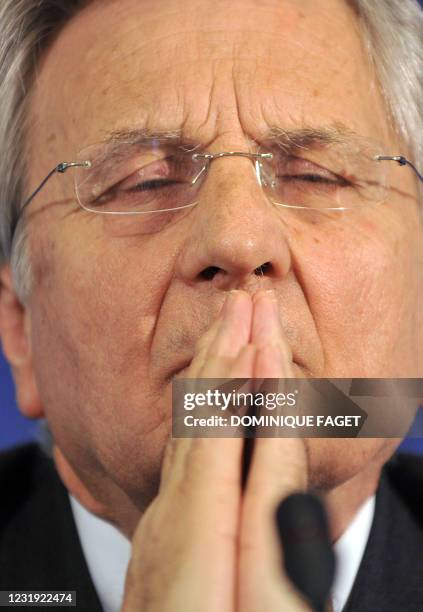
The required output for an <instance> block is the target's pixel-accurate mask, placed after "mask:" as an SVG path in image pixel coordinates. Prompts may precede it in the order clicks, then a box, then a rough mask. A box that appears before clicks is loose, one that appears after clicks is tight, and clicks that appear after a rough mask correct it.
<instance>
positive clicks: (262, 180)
mask: <svg viewBox="0 0 423 612" xmlns="http://www.w3.org/2000/svg"><path fill="white" fill-rule="evenodd" d="M236 156H238V157H248V158H249V159H251V160H252V161H254V169H255V172H256V177H257V181H258V183H259V185H260V187H267V186H269V183H268V181H267V179H266V176H265V174H264V172H263V164H262V160H263V159H268V160H272V159H273V153H247V152H245V151H222V152H220V153H194V154H193V156H192V159H193V161H197V160H199V159H204V164H203V166H202V168H201V170H200V171H199V172H198V174H197V175H196V176H195V177H194V178H193V180H192V182H191V184H192V185H195V184H196V183H197V181H198V180H199V179H200V178H201V177H202V176H203V174H204V173H206V172H207V171H208V169H209V167H210V163H211V162H212V161H214V160H215V159H218V158H221V157H236ZM270 184H271V183H270Z"/></svg>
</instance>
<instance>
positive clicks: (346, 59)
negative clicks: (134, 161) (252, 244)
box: [30, 0, 387, 164]
mask: <svg viewBox="0 0 423 612" xmlns="http://www.w3.org/2000/svg"><path fill="white" fill-rule="evenodd" d="M31 114H32V117H31V119H32V122H31V124H32V129H31V133H30V145H31V147H35V148H36V150H37V153H38V157H39V158H40V151H41V157H42V156H44V157H45V158H47V157H48V158H49V159H50V157H51V160H52V161H53V158H54V161H53V163H55V161H57V159H58V158H62V157H63V158H64V157H66V156H69V157H70V158H71V157H72V156H74V155H75V153H76V152H77V151H79V150H80V149H82V148H84V147H85V146H87V145H89V144H92V143H96V142H100V141H102V140H103V139H104V138H107V136H108V134H110V133H112V132H116V131H117V130H120V129H127V128H128V127H131V126H132V127H137V128H139V129H151V130H157V131H162V130H182V131H183V133H184V136H185V137H186V138H187V139H193V140H195V141H197V142H199V141H203V142H207V143H210V142H213V140H214V139H219V138H220V139H222V138H223V139H225V140H226V142H229V141H230V143H231V145H232V146H233V147H235V146H240V145H241V144H242V142H241V141H242V138H243V137H244V136H245V135H248V137H250V138H253V139H258V140H260V138H261V136H262V135H263V134H264V133H267V132H268V130H269V128H270V127H274V126H280V127H281V128H282V129H285V128H292V127H295V128H299V127H303V126H307V127H315V126H318V127H321V126H331V125H336V126H341V127H342V128H345V129H351V130H354V131H355V132H357V133H359V134H360V133H361V134H363V136H369V137H374V138H376V139H379V140H382V139H383V138H385V137H386V132H387V125H386V113H385V109H384V105H383V103H382V100H381V97H380V93H379V91H378V89H377V87H376V85H375V84H374V79H373V78H372V75H371V72H370V68H369V65H368V62H367V59H366V56H365V53H364V51H363V47H362V42H361V38H360V34H359V28H358V22H357V18H356V15H355V13H354V11H353V9H352V8H351V6H350V5H349V3H347V2H345V1H344V0H313V2H311V1H307V0H305V1H304V0H302V1H300V0H260V1H258V0H231V2H227V1H226V0H217V1H216V0H214V1H213V2H211V1H210V0H186V1H184V2H182V1H181V0H145V1H143V0H120V1H119V2H115V1H112V2H109V1H106V2H104V1H102V2H94V3H91V4H89V5H88V6H87V8H86V9H84V10H83V11H81V12H80V13H79V14H78V15H77V16H76V17H75V18H74V19H73V20H72V21H70V22H69V23H68V24H67V26H66V27H65V28H64V29H63V30H62V32H61V33H60V35H59V36H58V37H57V38H56V40H55V42H54V44H53V45H52V46H51V47H50V48H49V51H48V52H47V54H46V55H45V56H44V58H43V61H42V62H41V64H40V67H39V76H38V79H37V82H36V85H35V87H34V89H33V97H32V100H31ZM45 163H46V164H47V161H46V162H45Z"/></svg>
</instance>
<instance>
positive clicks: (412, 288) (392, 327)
mask: <svg viewBox="0 0 423 612" xmlns="http://www.w3.org/2000/svg"><path fill="white" fill-rule="evenodd" d="M379 214H380V213H379ZM302 229H303V231H299V228H297V233H296V240H295V244H294V243H293V245H292V251H293V253H294V265H295V268H296V269H295V272H296V274H297V277H298V279H299V282H300V283H301V286H302V287H303V290H304V292H305V296H306V299H307V301H308V305H309V308H310V310H311V314H312V316H313V319H314V321H315V324H316V328H317V331H318V334H319V337H320V339H321V341H322V345H323V348H324V353H325V372H324V375H325V376H339V377H342V376H345V377H351V376H356V377H360V376H363V377H364V376H395V375H406V376H407V375H408V376H413V373H411V368H412V357H413V347H414V346H415V342H416V340H415V337H414V334H415V329H414V323H415V315H416V291H417V285H416V282H415V279H416V275H417V266H416V261H417V258H416V252H415V247H414V244H415V243H414V242H413V240H410V239H408V234H407V232H406V231H405V229H404V223H403V222H402V225H401V224H400V222H399V221H398V219H396V218H395V216H394V215H391V216H389V211H388V215H387V218H386V220H385V221H384V223H383V226H381V222H380V220H376V216H372V214H370V213H369V214H368V215H366V216H361V217H359V216H355V217H353V216H351V217H350V218H349V219H348V218H347V217H345V222H342V223H337V222H333V223H332V222H331V223H327V224H316V225H314V226H312V227H311V228H306V229H307V232H306V230H305V229H304V228H302ZM295 254H297V255H296V256H295ZM401 368H403V369H402V372H403V373H402V374H400V371H401V370H400V369H401ZM407 368H410V369H407Z"/></svg>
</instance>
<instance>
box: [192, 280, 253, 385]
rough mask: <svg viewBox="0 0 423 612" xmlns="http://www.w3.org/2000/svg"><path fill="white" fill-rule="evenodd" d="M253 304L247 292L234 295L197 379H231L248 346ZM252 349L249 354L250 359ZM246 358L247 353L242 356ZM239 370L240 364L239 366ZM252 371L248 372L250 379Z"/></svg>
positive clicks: (247, 375)
mask: <svg viewBox="0 0 423 612" xmlns="http://www.w3.org/2000/svg"><path fill="white" fill-rule="evenodd" d="M251 318H252V301H251V297H250V296H249V295H248V294H247V293H246V292H244V291H234V292H231V294H230V296H229V297H228V302H227V305H225V308H224V312H223V317H222V321H221V324H220V326H219V329H218V331H217V333H216V336H215V337H214V338H213V340H212V341H211V342H210V344H209V347H208V351H207V352H206V354H205V356H204V364H203V367H202V368H201V369H200V371H199V374H198V376H199V377H203V378H229V377H230V376H231V373H232V368H233V366H234V364H235V361H236V360H237V359H238V357H239V355H240V351H241V349H243V348H244V347H245V346H246V345H247V344H248V343H249V338H250V332H251ZM249 353H251V349H250V350H249V351H247V355H248V354H249ZM243 358H245V353H243ZM236 368H237V371H239V370H240V367H239V364H238V365H237V366H236ZM252 374H253V372H252V368H251V369H249V370H248V371H246V372H245V374H244V376H245V377H251V376H252Z"/></svg>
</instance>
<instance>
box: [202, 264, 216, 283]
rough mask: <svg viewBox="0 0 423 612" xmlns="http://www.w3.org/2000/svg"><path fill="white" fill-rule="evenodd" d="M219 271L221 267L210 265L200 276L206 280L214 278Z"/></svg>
mask: <svg viewBox="0 0 423 612" xmlns="http://www.w3.org/2000/svg"><path fill="white" fill-rule="evenodd" d="M218 272H220V268H218V267H217V266H209V267H208V268H205V269H204V270H203V271H202V272H201V273H200V276H201V278H203V279H204V280H212V279H213V278H214V277H215V276H216V274H217V273H218Z"/></svg>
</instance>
